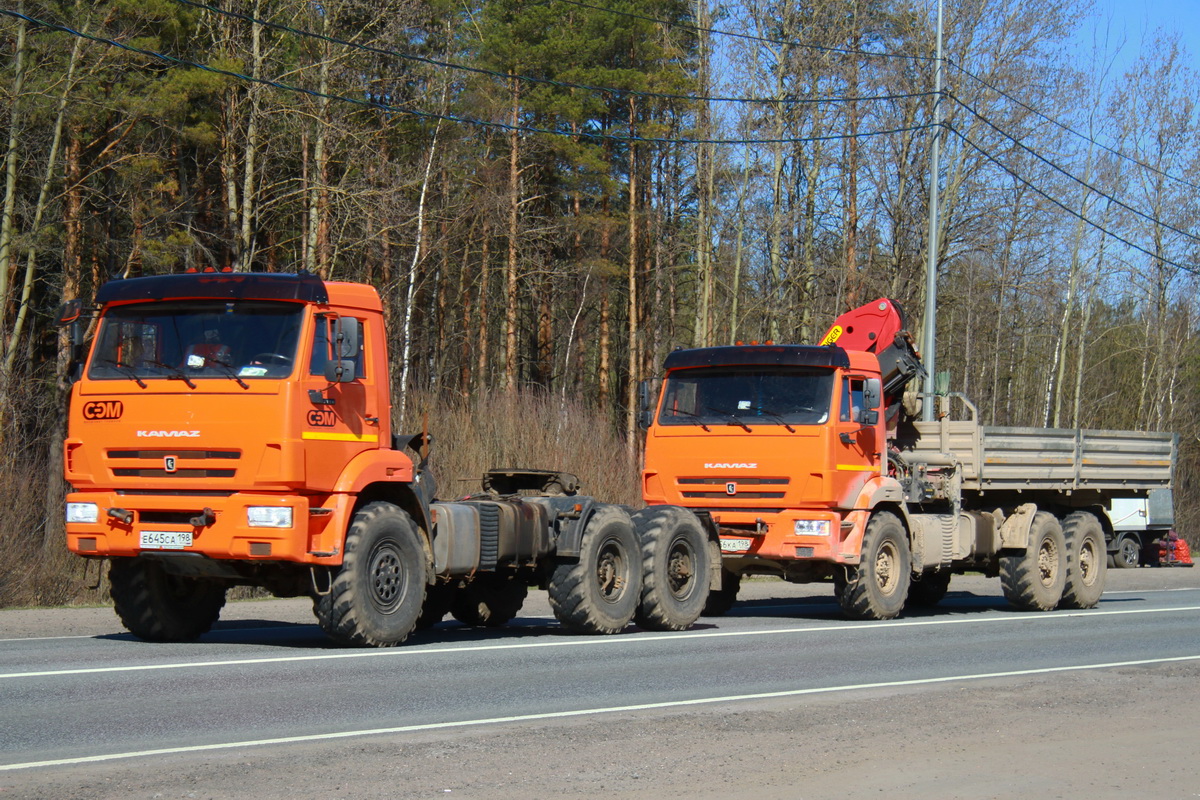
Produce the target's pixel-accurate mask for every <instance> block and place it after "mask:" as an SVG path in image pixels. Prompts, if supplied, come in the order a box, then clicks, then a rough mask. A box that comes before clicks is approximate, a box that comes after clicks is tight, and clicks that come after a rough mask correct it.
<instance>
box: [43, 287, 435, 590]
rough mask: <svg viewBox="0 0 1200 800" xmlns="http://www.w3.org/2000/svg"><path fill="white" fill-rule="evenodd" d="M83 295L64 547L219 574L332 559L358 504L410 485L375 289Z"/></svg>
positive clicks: (124, 290) (107, 290) (129, 290)
mask: <svg viewBox="0 0 1200 800" xmlns="http://www.w3.org/2000/svg"><path fill="white" fill-rule="evenodd" d="M96 302H97V304H98V306H99V308H100V311H101V313H100V316H99V319H98V325H97V329H96V333H95V337H94V341H93V343H92V347H91V352H90V355H89V357H88V358H87V360H86V363H85V364H84V365H83V367H82V371H81V372H80V374H79V379H78V380H77V381H76V382H75V384H74V386H73V389H72V393H71V405H70V425H69V431H70V433H69V435H68V438H67V439H66V441H65V443H64V448H65V458H64V464H65V472H66V478H67V480H68V481H69V482H70V484H71V485H72V487H73V489H74V491H73V492H72V493H71V494H70V495H69V496H68V498H67V546H68V548H69V549H70V550H71V551H73V552H75V553H78V554H80V555H85V556H89V555H90V556H98V555H102V556H109V557H114V556H116V557H122V556H130V557H132V556H138V555H143V554H157V555H158V556H159V557H160V558H163V559H174V561H176V562H178V563H180V564H186V567H181V569H185V570H186V571H187V572H188V573H190V574H196V575H215V576H229V575H230V574H231V573H239V574H243V575H244V574H246V573H253V572H256V571H257V572H260V573H261V572H263V571H264V570H265V571H268V572H269V570H270V566H271V565H277V564H280V563H291V564H308V565H323V564H324V565H329V564H337V563H340V560H341V545H342V542H341V537H342V534H343V532H344V531H345V528H346V524H347V520H348V517H349V515H350V513H351V511H352V507H353V502H354V497H355V496H356V495H357V494H358V493H360V492H362V491H364V490H366V489H367V487H368V486H370V485H372V484H375V483H390V484H391V485H392V486H393V487H394V488H395V489H397V490H399V491H404V488H403V487H405V486H406V484H407V483H408V482H410V481H411V480H412V479H413V462H412V460H411V459H410V458H409V457H408V455H406V454H405V453H403V452H402V451H399V450H396V449H393V446H392V437H391V422H390V417H391V413H390V412H391V404H390V400H389V395H388V391H389V379H388V369H387V357H386V343H385V339H384V332H383V325H382V320H383V317H382V309H381V305H380V301H379V297H378V295H377V294H376V293H375V291H374V289H372V288H370V287H367V286H361V285H357V284H347V283H337V282H324V281H322V280H320V279H319V278H317V277H316V276H314V275H308V274H299V275H284V274H270V275H267V274H237V273H196V274H188V275H171V276H156V277H144V278H134V279H129V280H123V281H113V282H110V283H107V284H105V285H104V286H103V287H101V289H100V290H99V292H98V294H97V297H96ZM256 564H257V565H259V566H258V567H256V566H255V565H256Z"/></svg>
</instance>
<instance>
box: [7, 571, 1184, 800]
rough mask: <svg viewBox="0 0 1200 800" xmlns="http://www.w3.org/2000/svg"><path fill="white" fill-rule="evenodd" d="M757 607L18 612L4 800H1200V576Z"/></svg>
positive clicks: (777, 598) (753, 587)
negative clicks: (377, 645) (469, 617)
mask: <svg viewBox="0 0 1200 800" xmlns="http://www.w3.org/2000/svg"><path fill="white" fill-rule="evenodd" d="M743 598H745V599H744V600H743V602H742V603H740V604H739V605H738V606H737V607H736V608H735V609H734V611H733V612H731V613H730V614H729V615H727V616H725V617H722V618H717V619H712V618H703V619H702V620H701V622H700V624H699V625H698V626H697V627H696V628H695V629H693V630H692V631H689V632H685V633H674V634H655V633H648V632H643V631H638V630H636V629H633V628H631V629H630V631H629V632H627V633H625V634H623V635H619V636H608V637H584V636H576V635H571V634H568V633H566V632H564V631H562V630H561V629H560V628H559V626H558V625H557V623H556V622H555V621H554V619H553V617H552V616H551V614H550V612H549V607H548V605H547V604H546V603H545V598H544V594H539V593H533V594H532V595H531V598H530V601H529V602H528V603H527V605H526V609H525V611H524V612H523V615H522V616H521V617H520V618H519V619H518V620H516V621H514V624H513V625H511V626H509V627H507V628H505V629H500V630H494V631H479V630H474V629H469V628H465V627H463V626H461V625H459V624H458V623H456V622H453V621H452V620H451V621H447V622H444V623H442V624H441V625H439V626H437V627H435V628H434V629H432V630H430V631H428V632H424V633H421V634H418V635H414V636H413V637H412V638H411V639H410V641H409V642H408V643H406V644H405V645H404V646H402V647H399V648H392V649H385V650H347V649H340V648H337V647H334V646H332V645H331V644H329V643H328V642H327V641H326V639H325V638H324V637H323V635H322V634H321V633H320V631H319V630H318V629H317V628H316V626H315V625H314V624H313V623H312V622H311V617H310V616H309V612H308V605H307V602H306V601H269V602H251V603H237V604H231V605H230V606H229V607H228V609H227V613H226V614H225V615H224V616H223V620H222V622H221V623H219V624H218V627H217V628H215V629H214V630H213V631H212V632H211V633H209V634H208V635H206V636H205V637H203V638H202V639H201V640H200V641H199V642H195V643H191V644H179V645H168V644H149V643H145V642H140V641H138V640H135V639H133V638H132V637H130V636H129V635H127V634H125V633H123V632H121V629H120V627H119V624H118V623H116V620H115V617H113V616H112V612H111V611H110V610H107V609H78V610H57V611H16V612H0V798H2V797H52V796H53V797H80V798H82V797H122V798H127V797H235V796H248V795H251V794H252V795H254V796H258V797H275V796H279V797H285V796H286V797H295V796H301V797H307V796H313V797H316V796H338V797H374V796H380V797H396V796H414V797H417V796H431V795H432V794H436V793H439V792H440V793H441V794H443V795H444V796H445V795H454V796H458V797H464V796H467V797H504V796H519V795H528V794H530V793H541V794H543V795H555V796H585V795H594V794H598V793H604V794H608V795H610V796H639V795H641V796H645V795H647V794H649V795H650V796H655V795H659V794H664V795H665V794H668V793H670V794H676V793H688V794H692V795H695V796H714V797H715V796H746V797H770V796H779V797H802V796H814V797H816V796H839V794H837V793H835V792H840V791H845V790H846V789H847V787H848V786H850V785H854V784H855V782H856V781H857V782H861V785H862V786H877V787H878V789H879V790H880V791H888V792H890V793H891V794H892V795H893V796H918V795H919V794H921V793H928V792H929V791H931V790H932V791H934V794H935V795H940V796H964V797H965V796H978V797H985V796H1015V794H1014V795H1010V794H1009V792H1008V790H1006V789H1003V788H1001V787H1005V786H1011V787H1012V791H1013V792H1014V793H1015V792H1017V791H1018V789H1019V787H1020V786H1021V784H1020V783H1015V784H1014V783H1011V781H1012V779H1013V776H1012V772H1011V769H1012V767H1013V764H1012V763H1011V762H1012V761H1013V760H1014V759H1016V761H1017V763H1016V766H1017V767H1018V768H1020V767H1021V765H1022V762H1021V759H1026V760H1027V762H1028V763H1027V764H1026V766H1027V767H1028V768H1029V769H1032V770H1033V772H1034V774H1035V776H1036V774H1037V770H1038V769H1044V770H1045V776H1044V777H1043V778H1041V779H1036V777H1035V778H1031V779H1030V780H1032V781H1033V782H1032V784H1031V785H1030V786H1027V787H1025V789H1021V791H1025V790H1028V789H1029V788H1033V789H1038V790H1043V791H1044V790H1045V789H1046V788H1047V786H1048V785H1049V786H1051V787H1056V788H1057V794H1056V795H1054V796H1067V797H1071V796H1079V797H1083V796H1086V797H1088V798H1089V800H1092V799H1093V798H1096V797H1103V796H1129V794H1128V792H1130V791H1132V792H1133V793H1134V795H1138V794H1141V792H1140V791H1138V789H1139V787H1140V789H1141V790H1142V791H1144V790H1145V789H1146V787H1147V786H1151V785H1152V786H1156V787H1158V789H1159V790H1161V792H1162V793H1161V794H1155V793H1154V792H1151V793H1150V794H1151V795H1153V796H1163V797H1167V796H1181V797H1196V796H1200V771H1198V770H1197V769H1196V767H1197V765H1198V764H1200V757H1197V756H1196V755H1195V754H1194V753H1193V752H1192V750H1191V748H1192V743H1191V742H1192V741H1195V740H1196V734H1197V733H1200V724H1198V723H1196V722H1195V721H1193V720H1192V717H1193V716H1194V714H1193V709H1194V707H1195V698H1196V678H1198V677H1200V624H1198V623H1200V571H1195V570H1183V569H1171V570H1166V569H1141V570H1131V571H1113V572H1111V573H1110V575H1109V590H1108V592H1106V594H1105V597H1104V599H1103V601H1102V603H1101V605H1100V607H1099V608H1098V609H1093V610H1088V611H1083V612H1051V613H1043V614H1029V613H1020V612H1016V611H1013V610H1011V609H1009V608H1008V607H1007V605H1006V604H1005V603H1004V601H1003V599H1002V597H1001V596H1000V593H999V585H998V582H997V581H994V580H986V579H983V578H981V577H968V578H956V579H955V582H954V583H953V584H952V585H951V590H950V594H949V596H948V597H947V599H946V600H945V601H943V603H942V604H941V606H939V608H938V609H936V610H935V611H933V612H930V613H922V614H912V615H905V616H904V617H902V618H901V619H899V620H895V621H890V622H874V623H860V622H846V621H844V620H843V619H842V618H841V617H840V615H839V613H838V610H837V607H836V605H835V604H834V603H833V601H832V598H831V597H830V596H829V590H828V588H825V587H793V586H790V585H787V584H784V583H781V582H775V581H766V582H751V583H749V584H747V586H746V589H745V590H744V591H743ZM1005 698H1007V700H1006V699H1005ZM1139 719H1140V720H1142V721H1141V722H1140V723H1139V722H1137V720H1139ZM1139 724H1141V725H1143V726H1144V727H1145V730H1141V729H1139V728H1138V725H1139ZM1106 725H1107V726H1109V727H1110V728H1111V730H1106V729H1105V727H1104V726H1106ZM1063 726H1066V727H1063ZM997 736H999V739H997V738H996V737H997ZM817 737H819V741H816V740H815V739H817ZM1126 739H1128V741H1127V740H1126ZM1185 739H1190V740H1191V741H1185ZM831 742H840V743H841V744H839V745H838V746H833V745H832V744H831ZM1067 744H1069V745H1071V748H1070V750H1069V751H1068V753H1067V754H1065V755H1064V756H1063V757H1062V759H1054V761H1055V762H1057V761H1060V760H1061V761H1065V762H1066V763H1060V764H1057V766H1056V765H1055V763H1046V764H1042V765H1041V766H1040V767H1039V766H1038V763H1037V758H1038V754H1039V753H1040V754H1042V755H1046V754H1047V753H1049V752H1052V751H1053V750H1054V748H1056V747H1061V746H1064V745H1067ZM1176 749H1178V752H1176ZM856 750H860V751H863V752H869V753H871V756H872V757H871V759H870V764H871V765H872V766H871V769H870V770H866V771H864V769H863V768H862V766H863V765H862V758H861V757H859V758H858V759H857V760H856V759H855V758H853V757H852V753H853V752H854V751H856ZM1027 750H1028V752H1026V751H1027ZM954 752H958V754H959V755H958V756H957V757H951V756H950V755H949V754H951V753H954ZM888 753H890V757H885V756H886V755H887V754H888ZM1147 753H1151V754H1157V755H1156V756H1148V755H1147ZM1189 754H1190V755H1189ZM889 758H890V759H891V760H889ZM1152 758H1157V759H1158V761H1161V762H1162V763H1163V767H1162V768H1161V769H1157V770H1155V774H1154V775H1153V776H1152V777H1153V780H1152V781H1151V782H1150V783H1149V784H1148V783H1146V781H1145V779H1146V776H1145V775H1142V776H1141V777H1142V780H1140V781H1139V780H1135V777H1136V775H1137V773H1139V772H1144V768H1145V767H1146V766H1149V765H1151V764H1152V763H1158V761H1151V760H1147V759H1152ZM976 759H978V760H979V761H980V762H981V763H984V764H992V765H993V768H995V769H997V770H999V771H998V772H997V773H996V775H995V776H994V777H991V778H988V777H987V774H986V772H985V774H980V771H979V770H978V769H975V770H974V771H970V770H968V766H969V765H970V764H971V763H972V762H973V760H976ZM940 760H945V761H946V762H947V764H948V766H947V767H946V769H944V770H943V769H938V768H937V767H936V766H935V763H936V762H938V761H940ZM1080 762H1084V763H1095V764H1096V765H1098V768H1097V769H1093V770H1091V771H1090V772H1088V773H1087V774H1090V775H1091V776H1092V778H1093V779H1094V780H1092V781H1090V782H1084V781H1083V778H1084V777H1085V775H1084V774H1083V773H1079V774H1077V773H1076V772H1074V771H1073V770H1074V767H1075V766H1077V765H1078V764H1079V763H1080ZM689 763H691V764H693V766H694V768H689V769H682V768H681V764H684V765H686V764H689ZM889 763H891V764H893V766H892V767H890V768H889V767H888V764H889ZM1000 763H1007V764H1008V766H1007V767H1005V768H1004V769H1001V768H1000V767H999V764H1000ZM605 765H607V766H605ZM639 765H640V766H639ZM655 765H660V766H659V767H656V766H655ZM719 765H723V766H719ZM818 765H819V769H817V767H818ZM839 765H840V766H839ZM1109 765H1110V766H1109ZM1168 766H1169V767H1170V768H1168ZM917 769H923V770H926V771H927V773H928V777H927V778H923V779H920V780H917V782H916V783H914V780H915V779H914V775H915V774H917V773H914V770H917ZM639 770H640V771H639ZM797 770H799V772H800V773H802V776H798V775H797V774H796V772H797ZM957 772H962V773H963V777H962V780H960V781H959V782H958V783H956V784H953V785H951V784H947V783H945V782H944V781H946V780H949V777H950V776H951V775H953V774H955V773H957ZM643 773H644V774H643ZM968 773H969V775H968ZM839 774H840V777H839ZM922 774H923V773H922ZM970 775H973V776H975V778H974V779H975V780H976V781H977V783H970V782H964V781H969V780H970V777H969V776H970ZM1001 775H1003V776H1004V777H1005V778H1006V779H1007V780H1008V781H1009V783H997V782H996V781H997V780H998V779H999V776H1001ZM301 776H305V777H301ZM803 776H807V778H805V777H803ZM821 776H823V777H822V778H821V780H820V781H818V780H817V779H816V778H817V777H821ZM930 781H932V787H931V786H930V785H928V784H929V782H930ZM1097 781H1099V782H1098V783H1097ZM439 786H441V788H440V789H439V788H438V787H439ZM939 788H940V790H941V791H938V789H939ZM1106 789H1107V790H1111V791H1112V792H1114V794H1111V795H1106V794H1105V791H1106ZM826 790H828V792H829V793H828V794H826V793H825V791H826ZM910 792H911V793H910ZM927 796H931V795H928V794H927ZM1145 796H1150V795H1145Z"/></svg>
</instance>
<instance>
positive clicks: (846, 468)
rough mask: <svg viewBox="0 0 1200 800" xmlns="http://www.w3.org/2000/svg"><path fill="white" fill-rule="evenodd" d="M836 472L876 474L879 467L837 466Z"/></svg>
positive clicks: (859, 465)
mask: <svg viewBox="0 0 1200 800" xmlns="http://www.w3.org/2000/svg"><path fill="white" fill-rule="evenodd" d="M837 468H838V472H878V471H879V467H872V466H870V465H868V466H865V467H864V466H862V465H861V464H838V465H837Z"/></svg>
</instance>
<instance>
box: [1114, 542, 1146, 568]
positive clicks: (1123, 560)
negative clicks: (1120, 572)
mask: <svg viewBox="0 0 1200 800" xmlns="http://www.w3.org/2000/svg"><path fill="white" fill-rule="evenodd" d="M1112 560H1113V566H1114V567H1116V568H1117V569H1133V568H1134V567H1136V566H1138V565H1139V564H1141V563H1142V543H1141V542H1140V541H1138V538H1137V537H1136V536H1122V537H1121V539H1120V541H1118V542H1117V549H1116V552H1114V553H1113V555H1112Z"/></svg>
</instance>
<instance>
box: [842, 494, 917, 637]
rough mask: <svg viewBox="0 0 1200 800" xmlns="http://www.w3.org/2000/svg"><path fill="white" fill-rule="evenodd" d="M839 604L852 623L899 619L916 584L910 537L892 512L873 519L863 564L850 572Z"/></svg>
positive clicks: (866, 533)
mask: <svg viewBox="0 0 1200 800" xmlns="http://www.w3.org/2000/svg"><path fill="white" fill-rule="evenodd" d="M849 572H850V575H849V576H848V577H849V580H847V581H846V583H845V586H844V587H842V588H841V591H839V592H838V593H837V594H838V603H839V604H840V605H841V607H842V611H843V612H844V613H845V614H846V616H848V617H850V618H852V619H892V618H893V617H896V616H899V614H900V612H901V611H902V610H903V609H904V601H905V600H906V599H907V598H908V587H909V584H910V583H911V581H912V557H911V556H910V555H909V552H908V535H907V534H906V533H905V531H904V526H903V525H902V524H901V523H900V520H899V518H897V517H896V515H895V514H893V513H891V512H890V511H880V512H878V513H876V514H874V515H872V516H871V520H870V521H869V522H868V523H867V530H866V532H865V533H864V534H863V542H862V560H861V562H860V563H859V565H858V567H857V568H851V569H850V570H849Z"/></svg>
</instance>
